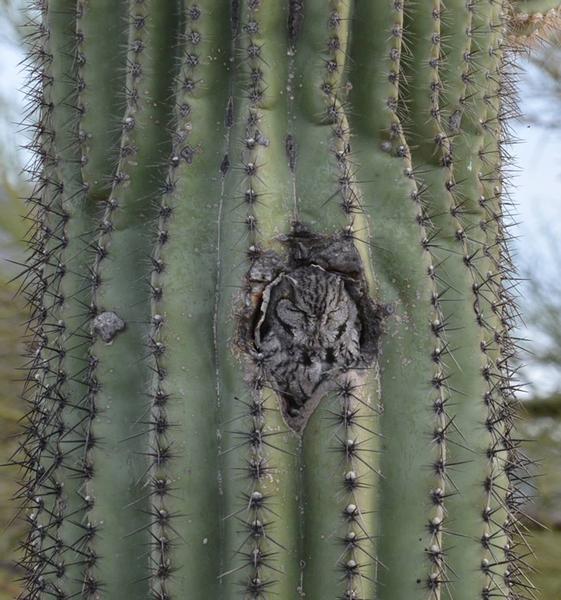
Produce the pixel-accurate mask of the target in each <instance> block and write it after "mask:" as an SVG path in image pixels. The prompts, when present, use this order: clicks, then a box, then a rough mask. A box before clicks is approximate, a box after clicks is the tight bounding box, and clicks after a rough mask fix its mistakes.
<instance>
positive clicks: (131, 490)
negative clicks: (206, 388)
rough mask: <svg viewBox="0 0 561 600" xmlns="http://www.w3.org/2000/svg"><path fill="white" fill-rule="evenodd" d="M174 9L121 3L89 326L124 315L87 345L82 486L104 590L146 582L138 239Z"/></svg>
mask: <svg viewBox="0 0 561 600" xmlns="http://www.w3.org/2000/svg"><path fill="white" fill-rule="evenodd" d="M177 16H178V15H177V14H175V13H174V11H173V10H169V9H166V10H161V9H160V8H159V7H158V6H157V3H155V2H152V1H151V0H141V1H139V0H132V1H131V2H130V10H129V13H128V16H127V22H128V29H129V34H128V35H129V39H128V53H127V78H126V82H125V89H126V90H127V91H126V110H125V113H124V115H123V116H122V118H121V122H122V124H121V127H122V133H121V141H120V158H119V161H118V164H117V167H116V170H115V173H114V175H113V183H112V187H111V191H110V194H109V198H108V200H107V201H105V202H104V206H105V210H104V211H103V214H102V216H101V222H100V223H99V225H98V232H99V233H98V239H97V243H96V246H95V248H94V249H95V261H94V267H93V270H94V285H93V290H92V298H93V305H94V309H95V315H94V317H95V318H94V320H93V321H92V326H93V327H94V330H95V325H96V322H97V320H98V319H102V318H103V315H104V314H107V313H108V312H110V313H112V314H116V315H118V318H119V319H121V320H122V322H123V323H124V329H123V330H122V331H118V332H116V333H115V335H114V336H110V339H109V337H107V338H105V339H104V337H103V335H106V334H105V333H104V334H103V335H101V334H99V333H98V334H97V335H96V339H95V343H94V344H93V346H92V349H91V355H92V357H95V366H93V367H92V369H91V370H90V374H89V375H90V378H95V382H96V386H95V388H92V389H91V393H90V401H91V402H92V403H95V406H96V408H97V410H96V412H97V414H96V417H95V419H94V420H93V423H92V431H93V434H94V437H95V439H97V440H99V443H98V444H97V445H96V447H94V448H93V449H92V451H91V452H90V460H91V463H92V465H93V477H92V479H91V481H90V482H88V489H89V493H90V496H92V497H93V498H94V499H95V500H94V503H93V506H92V507H91V510H90V511H89V513H88V518H89V519H90V521H91V522H92V523H93V524H94V525H95V526H96V527H97V528H98V535H97V536H96V539H95V540H94V542H93V546H94V548H95V551H96V553H97V554H98V555H99V557H100V558H99V561H98V570H99V572H100V573H103V579H102V582H103V584H104V585H105V586H107V588H108V590H110V591H108V592H107V594H108V596H109V597H114V598H118V597H123V596H125V595H126V594H127V593H131V592H134V594H135V595H137V596H143V597H144V596H146V595H147V594H148V586H149V580H148V579H147V578H146V577H145V576H144V575H145V571H146V563H147V555H148V554H147V547H148V544H149V540H150V538H149V531H148V528H147V527H146V523H145V522H146V511H147V510H148V502H147V495H146V487H145V481H144V476H145V474H146V471H147V468H148V463H147V457H146V445H147V439H148V434H147V431H145V430H146V429H152V428H154V427H157V424H156V423H154V422H152V421H151V420H150V418H149V412H148V411H147V388H148V385H149V373H148V372H147V371H146V370H145V369H144V368H143V363H144V362H145V359H146V348H145V342H146V338H147V334H148V323H149V321H150V314H149V308H148V301H149V297H150V290H149V287H148V285H147V284H146V280H147V278H148V275H149V272H150V269H151V265H150V263H149V260H148V259H147V257H146V254H145V245H146V240H147V239H148V238H150V237H151V236H153V235H154V233H155V232H154V222H155V219H156V218H157V205H156V203H155V202H154V200H155V198H156V197H157V196H158V195H159V192H160V187H161V184H160V182H161V179H162V176H163V168H162V166H163V165H164V160H165V159H167V158H168V156H169V152H170V147H169V144H168V140H169V135H168V134H167V126H168V122H169V119H170V117H171V98H172V90H171V89H170V88H171V86H170V84H169V82H170V81H173V80H174V74H175V73H174V70H175V69H174V62H175V49H174V48H173V45H171V44H169V43H168V42H167V36H169V35H170V34H171V35H173V36H174V37H176V36H177V33H178V32H177V31H176V30H175V27H176V24H177V23H178V19H177ZM107 335H108V334H107ZM123 357H126V359H125V360H123ZM129 512H130V513H131V514H130V515H129V518H125V515H126V514H128V513H129ZM139 549H141V550H140V551H139ZM131 557H133V558H134V559H133V560H131Z"/></svg>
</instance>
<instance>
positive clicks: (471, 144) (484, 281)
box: [449, 3, 508, 598]
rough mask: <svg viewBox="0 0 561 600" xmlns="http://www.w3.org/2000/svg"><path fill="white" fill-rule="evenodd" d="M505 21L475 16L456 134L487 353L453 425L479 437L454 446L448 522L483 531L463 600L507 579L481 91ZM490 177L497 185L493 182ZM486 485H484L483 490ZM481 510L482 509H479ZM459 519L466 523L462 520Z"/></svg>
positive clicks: (493, 10)
mask: <svg viewBox="0 0 561 600" xmlns="http://www.w3.org/2000/svg"><path fill="white" fill-rule="evenodd" d="M502 18H503V15H502V6H501V5H500V3H499V4H493V3H483V4H482V5H481V6H479V7H478V8H477V10H476V11H474V12H473V15H472V19H473V22H472V30H473V31H474V32H476V33H475V35H474V36H473V37H472V47H471V51H470V54H469V56H470V61H469V62H468V64H467V69H466V70H465V72H466V73H467V75H468V76H467V77H465V80H466V81H467V87H466V91H465V98H466V99H467V101H466V102H465V112H464V114H463V116H462V118H461V126H460V127H458V128H456V131H454V132H453V133H456V136H455V137H454V171H455V180H456V181H457V182H460V183H458V185H457V186H455V187H454V191H455V195H454V206H455V207H458V208H459V210H457V211H456V215H457V218H458V221H459V223H460V228H459V231H461V232H462V235H461V236H458V241H461V244H462V245H463V254H464V256H465V257H466V259H465V261H464V262H465V265H466V266H467V268H468V270H469V273H470V278H471V302H472V312H473V315H474V318H475V322H476V323H477V326H478V329H479V334H478V336H479V338H480V341H479V348H480V349H481V352H480V353H479V362H480V368H479V375H478V378H477V379H478V381H479V387H480V388H481V391H480V394H478V395H477V396H476V398H477V400H478V401H477V402H474V401H472V402H469V401H468V399H467V398H466V401H464V402H461V404H459V405H458V408H459V410H456V413H457V418H456V420H455V423H456V425H457V427H458V430H459V431H460V432H463V431H471V432H472V433H473V435H471V436H470V443H469V446H468V447H469V452H468V451H466V450H467V448H464V450H463V451H462V447H461V446H459V445H458V446H454V450H453V454H454V456H455V460H457V461H459V462H464V461H467V462H466V463H465V464H464V466H463V467H461V468H460V470H459V471H458V473H457V475H456V474H455V479H454V480H455V481H456V482H457V485H458V486H460V485H461V486H462V487H461V489H464V490H465V493H462V494H457V495H455V496H454V497H453V498H451V499H450V503H449V507H450V515H451V516H452V515H458V516H457V517H456V518H455V522H456V523H457V526H455V531H457V532H458V534H459V535H466V536H467V535H471V536H472V539H474V538H473V531H474V530H478V529H482V530H483V533H482V534H481V536H477V537H476V538H475V539H474V541H475V547H476V549H477V553H476V554H474V545H471V544H470V546H469V547H466V548H464V549H463V550H462V552H460V551H459V549H452V550H451V552H450V556H449V561H450V564H451V567H452V568H453V569H457V570H456V571H455V572H456V573H457V578H458V580H459V581H465V582H466V583H465V585H463V586H461V587H459V591H458V593H459V594H460V597H461V598H464V597H465V598H469V597H471V596H473V595H474V594H491V595H493V594H495V595H499V597H500V594H505V593H506V587H505V583H504V582H503V581H502V574H501V571H502V573H503V574H504V572H505V565H506V564H507V563H508V560H507V562H504V563H502V565H498V564H497V563H498V561H500V560H502V558H501V556H500V555H501V554H502V552H503V550H502V546H503V545H504V541H505V540H504V534H503V532H502V527H503V521H504V518H505V516H506V515H505V513H504V511H503V508H502V507H501V506H500V505H502V504H504V502H505V498H504V497H503V499H502V500H501V499H500V495H501V493H500V492H498V489H499V488H501V487H503V488H505V489H506V488H507V487H508V484H507V485H506V486H505V483H504V482H502V481H501V479H502V477H503V475H501V474H500V471H501V468H500V466H499V464H498V463H499V462H500V461H501V455H500V452H497V451H496V450H497V446H498V445H499V444H500V442H498V434H497V433H496V431H497V430H498V429H500V428H501V425H500V421H501V419H498V421H497V411H496V410H495V406H494V405H495V402H496V401H495V399H494V398H495V396H496V394H495V393H496V392H498V389H497V388H498V387H500V386H498V385H497V381H498V379H497V378H496V375H494V374H491V375H490V374H489V368H490V365H492V364H493V363H494V361H495V360H496V357H495V358H492V356H493V355H494V354H495V348H496V339H499V338H498V337H496V336H495V333H496V332H495V331H492V329H493V327H492V326H491V325H490V323H492V322H493V320H494V318H493V317H492V315H491V313H492V312H493V311H492V308H491V305H492V303H494V300H493V297H494V296H495V294H496V293H497V292H498V290H497V289H496V288H495V287H494V285H495V284H494V280H495V278H496V277H497V265H493V264H492V262H491V261H490V260H489V258H488V257H489V247H488V244H487V242H486V241H485V240H486V237H487V234H486V233H485V230H486V229H487V228H488V222H489V218H488V215H487V214H486V213H487V211H489V208H487V204H488V203H490V202H492V200H493V199H494V198H495V192H494V191H491V190H490V189H488V191H487V192H485V191H484V188H485V183H484V182H483V181H481V178H485V177H487V176H488V175H492V174H493V173H499V172H500V162H501V152H500V150H499V149H498V147H497V142H496V141H495V142H491V141H490V139H489V138H488V139H487V140H486V139H485V138H486V133H485V131H486V129H487V125H486V121H487V111H488V108H487V107H488V105H489V103H491V104H493V103H494V102H498V101H499V95H497V94H494V93H492V92H490V90H488V91H487V92H486V93H485V95H484V94H483V93H482V89H483V88H482V87H481V86H485V85H486V84H485V83H484V82H485V81H494V80H496V77H498V76H499V73H498V70H497V64H496V61H497V60H498V61H499V62H500V60H501V59H502V43H503V41H502V36H504V29H503V27H502V22H501V20H502ZM493 65H495V66H493ZM489 92H490V93H489ZM457 123H459V121H457ZM449 125H450V123H449ZM495 133H497V134H498V133H499V132H498V131H496V132H495ZM486 157H487V158H486ZM489 160H491V161H492V162H493V166H492V167H491V166H490V164H487V165H486V166H485V162H488V161H489ZM492 177H493V178H494V176H493V175H492ZM491 187H493V184H492V185H491ZM487 196H489V197H488V198H487ZM493 273H495V274H493ZM493 339H495V341H493ZM491 373H493V369H492V368H491ZM493 392H495V393H493ZM497 401H498V400H497ZM498 402H499V403H500V401H498ZM482 423H486V428H484V427H482V426H481V424H482ZM470 453H471V457H470ZM482 481H483V482H485V484H484V488H483V489H482V484H481V482H482ZM489 484H491V485H489ZM482 504H483V508H478V507H481V505H482ZM459 515H462V518H461V519H460V518H459ZM469 532H471V534H470V533H469ZM469 561H471V562H469ZM489 565H492V566H489Z"/></svg>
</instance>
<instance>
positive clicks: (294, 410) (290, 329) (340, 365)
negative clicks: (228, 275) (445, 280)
mask: <svg viewBox="0 0 561 600" xmlns="http://www.w3.org/2000/svg"><path fill="white" fill-rule="evenodd" d="M280 241H281V242H282V243H283V244H284V245H285V246H286V247H287V248H288V254H287V256H286V258H285V260H283V259H282V258H281V257H280V256H279V255H278V254H277V253H276V252H274V251H272V250H269V251H266V252H260V251H259V250H258V249H257V248H251V249H250V251H251V252H254V253H255V254H256V257H255V259H254V260H253V261H252V263H251V266H250V269H249V272H248V273H247V275H246V287H247V292H246V294H245V298H244V310H242V312H241V320H242V323H241V324H240V336H239V342H238V343H239V345H240V346H241V347H242V348H243V350H244V351H245V352H247V354H248V356H249V358H250V360H249V363H250V369H249V370H250V373H249V378H248V385H249V386H250V387H256V388H257V390H259V388H260V386H262V385H263V380H268V382H269V386H270V387H272V389H273V390H274V391H275V393H276V394H277V396H278V398H279V403H280V409H281V412H282V414H283V417H284V420H285V421H286V423H287V425H288V426H289V427H290V428H291V429H293V430H294V431H296V432H301V431H302V430H303V428H304V427H305V426H306V423H307V422H308V419H309V418H310V416H311V415H312V413H313V411H314V410H315V408H316V407H317V405H318V404H319V402H320V401H321V399H322V398H323V397H324V396H325V395H326V394H327V392H328V391H329V390H333V389H336V388H337V386H341V385H343V384H344V383H346V382H347V383H348V382H351V384H352V385H353V386H355V387H357V388H360V387H361V386H362V385H363V384H364V383H365V379H366V375H367V372H368V369H369V367H371V366H372V362H373V360H374V358H375V356H376V354H377V349H378V348H377V347H378V339H379V337H380V333H381V326H380V325H381V320H382V312H383V311H382V310H380V309H378V308H377V307H376V306H375V304H374V303H373V302H372V301H371V300H370V298H369V297H368V286H367V283H366V280H365V278H364V273H363V266H362V261H361V258H360V255H359V253H358V252H357V250H356V248H355V245H354V242H353V239H352V237H350V236H345V235H335V236H322V235H318V234H314V233H313V232H311V231H309V230H308V229H307V228H306V227H305V226H303V225H302V224H300V223H296V224H295V225H294V231H293V232H292V233H291V234H290V235H287V236H283V237H282V238H281V239H280ZM245 307H247V308H245Z"/></svg>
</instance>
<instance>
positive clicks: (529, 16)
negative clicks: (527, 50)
mask: <svg viewBox="0 0 561 600" xmlns="http://www.w3.org/2000/svg"><path fill="white" fill-rule="evenodd" d="M509 17H510V18H509V33H510V39H511V40H512V41H513V42H514V43H515V44H518V45H520V46H524V45H526V46H531V45H532V43H534V42H539V41H542V40H543V38H544V37H547V35H548V34H551V33H552V32H554V31H556V30H558V29H559V24H560V21H561V3H560V2H559V0H520V1H519V2H516V3H515V4H514V7H511V8H510V15H509Z"/></svg>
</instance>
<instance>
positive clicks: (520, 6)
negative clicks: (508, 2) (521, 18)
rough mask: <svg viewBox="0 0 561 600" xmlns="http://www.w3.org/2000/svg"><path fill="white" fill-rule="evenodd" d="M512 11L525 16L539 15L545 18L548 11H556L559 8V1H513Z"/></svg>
mask: <svg viewBox="0 0 561 600" xmlns="http://www.w3.org/2000/svg"><path fill="white" fill-rule="evenodd" d="M513 4H514V11H515V14H516V13H519V14H520V13H526V14H527V15H529V16H531V15H537V14H538V13H541V14H542V15H544V16H545V14H546V13H549V12H550V11H552V10H553V11H558V9H559V8H560V5H559V0H515V1H514V3H513Z"/></svg>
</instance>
